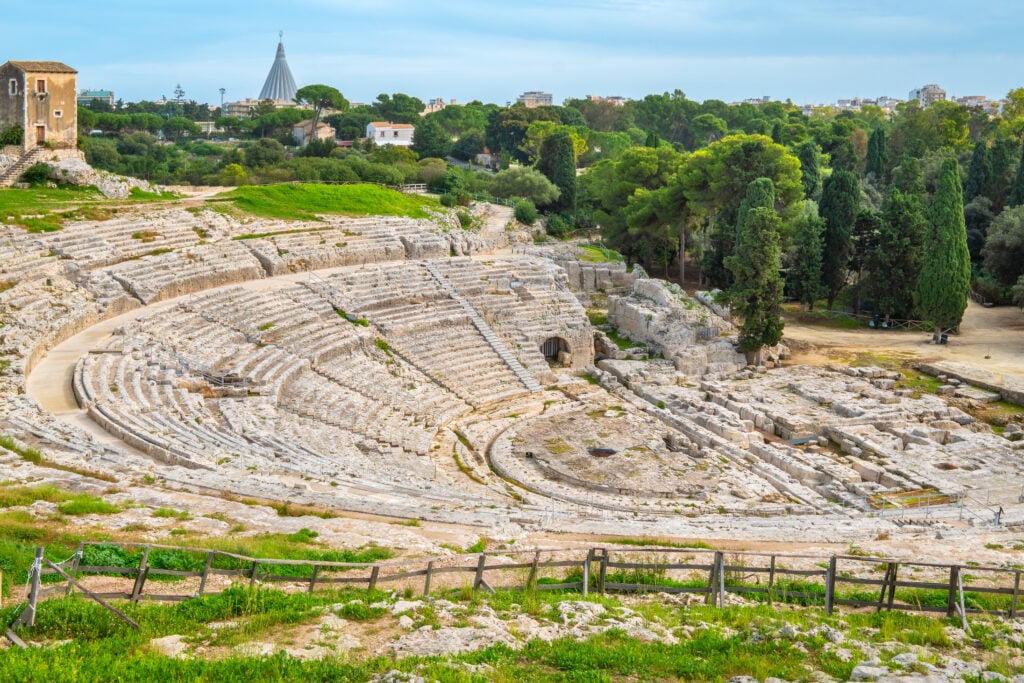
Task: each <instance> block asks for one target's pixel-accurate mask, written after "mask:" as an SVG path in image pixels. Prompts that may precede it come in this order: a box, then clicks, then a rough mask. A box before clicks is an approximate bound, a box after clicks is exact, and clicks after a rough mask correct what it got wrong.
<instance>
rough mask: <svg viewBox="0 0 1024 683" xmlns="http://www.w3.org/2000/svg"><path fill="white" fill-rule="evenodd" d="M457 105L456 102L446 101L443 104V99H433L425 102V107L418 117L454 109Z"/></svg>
mask: <svg viewBox="0 0 1024 683" xmlns="http://www.w3.org/2000/svg"><path fill="white" fill-rule="evenodd" d="M458 104H459V103H458V102H457V101H456V100H448V101H447V102H445V101H444V98H442V97H435V98H434V99H432V100H427V106H425V107H424V108H423V111H421V112H420V116H426V115H427V114H433V113H434V112H438V111H441V110H442V109H444V108H445V107H454V106H457V105H458Z"/></svg>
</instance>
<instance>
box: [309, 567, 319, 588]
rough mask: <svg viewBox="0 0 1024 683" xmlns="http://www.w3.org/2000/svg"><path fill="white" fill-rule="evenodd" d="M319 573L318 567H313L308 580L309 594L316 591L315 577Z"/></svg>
mask: <svg viewBox="0 0 1024 683" xmlns="http://www.w3.org/2000/svg"><path fill="white" fill-rule="evenodd" d="M319 573H320V565H318V564H314V565H313V576H311V577H310V578H309V592H310V593H312V592H313V591H314V590H315V589H316V575H317V574H319Z"/></svg>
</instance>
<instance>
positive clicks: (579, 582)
mask: <svg viewBox="0 0 1024 683" xmlns="http://www.w3.org/2000/svg"><path fill="white" fill-rule="evenodd" d="M103 549H115V552H119V553H121V556H122V557H125V556H130V557H132V558H134V557H135V556H136V555H137V558H138V559H137V560H134V559H133V562H132V566H124V565H123V564H89V563H88V562H87V560H89V558H95V557H102V556H103V552H102V551H103ZM125 553H129V555H125ZM107 556H108V557H109V556H110V555H109V553H108V554H107ZM169 559H175V560H176V561H177V562H179V563H180V562H182V561H183V560H187V561H189V562H191V563H192V564H194V565H195V566H196V568H192V569H169V568H166V567H164V566H160V565H161V564H167V562H168V560H169ZM200 566H201V568H199V567H200ZM1022 571H1024V570H1021V569H1012V568H1005V567H983V566H974V565H971V564H968V565H960V564H952V565H947V564H937V563H929V562H916V561H904V560H895V559H889V558H878V557H864V556H857V555H833V556H817V555H796V554H778V553H759V552H734V551H722V550H713V549H705V548H636V547H627V548H624V547H615V548H604V547H599V548H590V549H557V550H530V551H516V552H504V551H503V552H497V551H496V552H491V553H488V552H483V553H479V554H476V555H459V556H452V557H445V558H433V559H417V560H400V561H388V562H377V563H353V562H328V561H319V560H316V561H314V560H280V559H265V558H253V557H247V556H244V555H237V554H233V553H226V552H222V551H217V550H208V549H199V548H181V547H177V546H163V545H151V544H132V543H124V544H121V543H117V544H113V543H83V544H81V545H80V546H79V548H78V551H77V552H76V553H75V554H74V555H73V556H72V557H71V558H69V559H68V560H66V561H64V562H62V563H55V562H52V561H50V560H47V559H46V558H45V557H44V555H43V549H42V548H39V549H37V551H36V562H35V563H34V564H33V568H32V570H31V571H30V575H29V585H30V590H29V595H28V605H27V606H26V609H25V610H24V612H23V613H22V615H21V617H19V620H18V621H17V622H16V623H15V625H19V624H24V625H28V626H31V625H32V623H33V621H34V616H35V609H36V602H37V600H39V599H40V598H45V597H47V596H50V595H70V594H71V592H72V590H73V589H75V588H77V589H79V590H80V591H81V592H82V593H84V594H85V595H86V596H87V597H89V598H91V599H93V600H95V601H97V602H99V603H100V604H102V605H104V606H105V607H107V608H108V609H110V610H111V611H114V612H115V613H117V614H118V616H120V617H121V618H123V619H124V620H125V621H126V622H129V623H130V624H134V622H131V620H130V619H129V618H128V617H126V616H125V615H123V614H122V613H120V612H118V611H117V610H116V609H115V608H113V607H111V606H110V605H109V604H107V603H106V602H105V601H106V600H110V599H119V600H128V601H130V602H133V603H134V602H138V601H140V600H155V601H181V600H188V599H191V598H195V597H199V596H202V595H204V594H206V593H210V592H217V591H219V590H222V589H223V588H224V587H225V585H224V582H220V585H218V586H211V579H213V578H214V577H229V579H230V580H231V581H230V582H231V583H237V582H239V581H241V582H243V583H248V585H249V586H255V585H257V584H261V585H262V584H269V583H288V584H291V586H290V588H291V589H292V590H294V589H296V588H297V589H300V590H306V591H309V592H313V591H315V590H317V589H318V588H319V589H325V588H335V587H339V586H357V587H361V588H366V589H369V590H374V589H380V588H384V587H393V588H395V589H399V590H405V591H406V592H411V593H415V592H420V593H422V594H423V595H424V596H426V595H429V594H430V592H431V591H432V590H438V589H451V588H459V587H468V586H471V587H472V589H473V590H487V591H491V592H494V591H495V590H497V589H506V590H540V591H543V590H568V591H579V592H580V593H582V594H583V595H587V594H588V593H589V592H591V591H593V592H597V593H601V594H604V593H613V592H620V593H643V592H660V593H694V594H703V595H704V596H705V597H704V601H705V602H706V603H707V604H709V605H714V606H718V607H724V606H725V605H726V597H727V596H728V595H729V594H734V595H740V596H745V597H747V598H748V599H752V600H755V601H759V602H764V603H767V604H773V603H775V602H788V603H793V602H797V603H800V604H803V605H807V606H816V607H820V608H823V609H824V610H825V611H826V613H829V614H831V613H832V611H833V610H834V609H835V608H836V607H837V606H849V607H861V608H863V607H873V608H875V609H876V610H883V609H885V610H905V611H914V612H936V613H943V614H945V615H947V616H950V617H953V616H956V615H959V616H960V618H961V619H962V620H963V622H964V625H965V626H966V623H967V622H966V619H967V615H969V614H979V613H986V614H993V615H1000V616H1006V617H1009V618H1017V616H1018V608H1019V598H1020V584H1021V573H1022ZM90 576H92V577H95V576H105V577H123V578H124V585H123V586H120V587H118V588H119V589H118V590H110V586H107V589H106V590H104V591H97V590H93V589H91V588H89V582H88V581H87V579H88V577H90ZM167 579H172V580H176V581H177V583H178V586H177V588H178V592H170V590H169V589H170V588H171V587H174V585H173V584H169V583H168V581H167ZM189 580H191V582H189ZM83 581H84V583H83ZM182 581H185V583H186V587H185V588H184V589H182V588H181V582H182ZM965 586H966V587H965ZM154 587H155V590H147V589H153V588H154ZM161 590H163V592H161ZM10 635H14V634H13V633H11V634H10Z"/></svg>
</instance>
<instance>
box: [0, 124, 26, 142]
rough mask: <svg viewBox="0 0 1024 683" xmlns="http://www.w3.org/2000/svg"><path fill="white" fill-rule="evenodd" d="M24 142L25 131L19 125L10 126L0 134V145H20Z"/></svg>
mask: <svg viewBox="0 0 1024 683" xmlns="http://www.w3.org/2000/svg"><path fill="white" fill-rule="evenodd" d="M24 142H25V131H24V129H23V128H22V127H21V126H11V127H10V128H8V129H7V130H5V131H4V132H3V134H2V135H0V145H20V144H22V143H24Z"/></svg>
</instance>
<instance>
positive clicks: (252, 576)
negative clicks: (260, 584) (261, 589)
mask: <svg viewBox="0 0 1024 683" xmlns="http://www.w3.org/2000/svg"><path fill="white" fill-rule="evenodd" d="M259 569H260V561H259V560H253V561H252V570H251V571H250V572H249V588H252V587H253V586H255V585H256V573H257V572H258V571H259Z"/></svg>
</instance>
